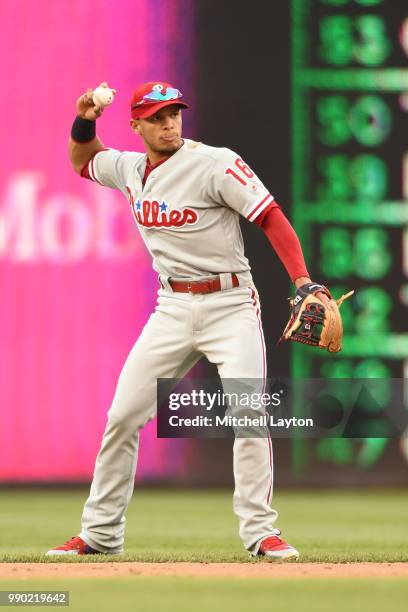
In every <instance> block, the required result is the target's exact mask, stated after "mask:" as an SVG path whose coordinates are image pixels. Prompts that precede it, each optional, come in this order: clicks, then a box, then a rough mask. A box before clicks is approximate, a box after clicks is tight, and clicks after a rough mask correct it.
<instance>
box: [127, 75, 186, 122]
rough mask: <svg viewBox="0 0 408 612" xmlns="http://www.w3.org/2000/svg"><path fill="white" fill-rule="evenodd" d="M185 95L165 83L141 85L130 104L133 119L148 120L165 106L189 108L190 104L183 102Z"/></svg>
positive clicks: (155, 82)
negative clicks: (172, 105) (175, 105)
mask: <svg viewBox="0 0 408 612" xmlns="http://www.w3.org/2000/svg"><path fill="white" fill-rule="evenodd" d="M182 97H183V94H182V93H181V91H180V90H179V89H176V88H175V87H173V85H170V83H164V82H163V81H151V82H150V83H144V84H143V85H140V87H138V88H137V89H135V91H134V92H133V95H132V99H131V102H130V112H131V115H132V117H133V119H147V117H151V115H154V114H155V113H157V111H159V110H160V109H161V108H164V107H165V106H170V104H177V105H178V106H181V107H182V108H189V106H188V104H186V103H185V102H181V100H180V98H182Z"/></svg>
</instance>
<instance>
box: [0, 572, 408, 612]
mask: <svg viewBox="0 0 408 612" xmlns="http://www.w3.org/2000/svg"><path fill="white" fill-rule="evenodd" d="M0 589H1V590H12V589H16V590H26V591H27V590H31V589H33V590H65V591H69V592H70V605H69V608H68V609H69V610H75V612H82V611H84V612H91V611H94V610H95V611H97V612H108V611H109V612H110V611H111V610H117V611H120V612H130V611H132V612H133V611H143V612H153V611H159V610H171V611H174V612H191V610H194V612H209V611H211V612H213V611H214V612H218V611H223V612H229V611H231V612H248V610H262V611H266V610H276V611H281V610H290V611H291V612H296V611H299V612H309V611H310V612H327V610H329V611H330V612H344V610H347V611H348V612H354V611H355V612H357V611H358V612H377V611H381V612H383V611H384V610H386V609H388V608H389V607H390V606H392V609H393V610H394V611H398V612H400V611H401V612H402V611H404V610H406V602H407V600H408V583H407V582H406V581H404V580H402V579H398V578H389V579H386V580H381V581H374V580H362V579H354V580H332V579H330V580H324V581H319V580H316V579H307V580H306V579H304V578H297V579H287V580H274V579H272V580H253V579H251V580H248V581H244V580H237V579H233V578H229V579H219V578H214V579H212V580H210V579H205V578H203V579H201V578H200V579H195V578H175V577H173V578H165V577H160V578H159V577H155V578H145V577H143V578H141V577H140V578H138V577H134V578H116V579H106V578H104V579H103V580H101V579H99V580H98V579H94V578H93V579H88V580H85V579H81V578H79V579H76V580H75V581H73V580H36V581H33V580H31V579H30V580H24V581H19V582H17V581H4V580H0ZM53 609H55V608H53ZM63 609H64V608H63Z"/></svg>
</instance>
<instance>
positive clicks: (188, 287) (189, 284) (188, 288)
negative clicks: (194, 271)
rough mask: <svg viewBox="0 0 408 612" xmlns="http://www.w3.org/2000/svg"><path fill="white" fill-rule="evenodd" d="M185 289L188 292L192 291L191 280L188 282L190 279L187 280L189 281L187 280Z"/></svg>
mask: <svg viewBox="0 0 408 612" xmlns="http://www.w3.org/2000/svg"><path fill="white" fill-rule="evenodd" d="M187 291H188V292H189V293H192V291H191V282H190V281H189V282H188V284H187Z"/></svg>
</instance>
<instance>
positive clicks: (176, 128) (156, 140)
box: [131, 104, 182, 155]
mask: <svg viewBox="0 0 408 612" xmlns="http://www.w3.org/2000/svg"><path fill="white" fill-rule="evenodd" d="M131 125H132V128H133V129H134V131H135V132H137V133H138V134H139V136H141V138H142V139H143V142H144V144H145V147H146V150H147V153H149V151H153V152H154V153H156V154H157V153H159V154H163V155H171V154H172V153H175V152H176V151H177V150H178V149H179V148H180V147H181V144H182V140H181V128H182V120H181V110H180V107H179V106H177V104H172V105H170V106H166V107H165V108H162V109H161V110H159V111H158V112H157V113H156V114H155V115H152V116H151V117H148V118H147V119H135V120H133V121H132V122H131Z"/></svg>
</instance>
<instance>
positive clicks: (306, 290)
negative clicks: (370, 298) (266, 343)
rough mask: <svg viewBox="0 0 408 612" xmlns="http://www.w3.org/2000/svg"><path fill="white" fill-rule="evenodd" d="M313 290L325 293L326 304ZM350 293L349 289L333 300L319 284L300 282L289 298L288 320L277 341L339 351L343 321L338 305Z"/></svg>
mask: <svg viewBox="0 0 408 612" xmlns="http://www.w3.org/2000/svg"><path fill="white" fill-rule="evenodd" d="M317 293H324V294H325V295H327V297H328V298H329V299H330V305H328V304H326V303H325V302H323V300H322V299H320V297H318V296H317V295H316V294H317ZM353 293H354V291H350V292H349V293H346V294H345V295H342V296H341V298H340V299H338V300H337V301H335V300H334V299H333V298H332V296H331V293H330V291H329V290H328V289H327V287H324V286H323V285H317V284H316V283H307V284H305V285H302V286H301V287H299V288H298V289H297V291H296V295H295V297H294V298H293V299H290V319H289V322H288V324H287V325H286V327H285V329H284V332H283V334H282V336H281V338H280V340H292V341H293V342H302V343H303V344H310V345H312V346H317V347H319V348H321V349H326V350H328V351H329V352H330V353H337V352H338V351H341V342H342V339H343V323H342V320H341V316H340V310H339V307H340V306H341V304H342V303H343V302H344V300H346V299H347V298H349V297H350V296H351V295H353Z"/></svg>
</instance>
